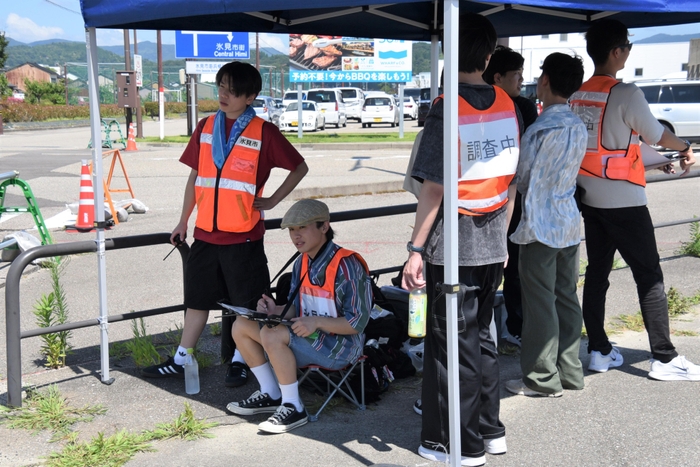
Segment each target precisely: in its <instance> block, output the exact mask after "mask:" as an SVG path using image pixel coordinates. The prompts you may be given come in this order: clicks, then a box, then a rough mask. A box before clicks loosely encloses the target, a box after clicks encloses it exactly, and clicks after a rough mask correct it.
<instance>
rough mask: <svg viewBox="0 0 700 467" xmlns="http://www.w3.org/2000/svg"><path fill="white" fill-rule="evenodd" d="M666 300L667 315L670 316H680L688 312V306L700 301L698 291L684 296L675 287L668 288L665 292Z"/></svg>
mask: <svg viewBox="0 0 700 467" xmlns="http://www.w3.org/2000/svg"><path fill="white" fill-rule="evenodd" d="M666 298H667V300H668V315H669V316H670V317H674V316H680V315H684V314H686V313H688V312H689V311H690V307H691V306H693V305H696V304H697V303H699V302H700V293H696V294H695V295H693V296H692V297H685V296H683V294H682V293H680V292H679V291H678V290H676V289H675V288H673V287H671V288H670V289H668V293H667V294H666Z"/></svg>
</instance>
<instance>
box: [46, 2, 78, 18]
mask: <svg viewBox="0 0 700 467" xmlns="http://www.w3.org/2000/svg"><path fill="white" fill-rule="evenodd" d="M44 1H45V2H46V3H50V4H51V5H53V6H57V7H59V8H62V9H64V10H66V11H70V12H71V13H75V14H76V15H80V16H82V13H81V12H79V11H75V10H71V9H70V8H68V7H65V6H63V5H61V4H59V3H56V2H55V1H53V0H44Z"/></svg>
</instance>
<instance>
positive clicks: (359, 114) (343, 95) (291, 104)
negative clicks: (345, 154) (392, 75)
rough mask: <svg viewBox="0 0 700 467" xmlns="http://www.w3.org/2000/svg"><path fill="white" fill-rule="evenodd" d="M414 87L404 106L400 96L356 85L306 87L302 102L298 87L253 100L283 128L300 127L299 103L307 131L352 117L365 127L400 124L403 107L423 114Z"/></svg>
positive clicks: (414, 115)
mask: <svg viewBox="0 0 700 467" xmlns="http://www.w3.org/2000/svg"><path fill="white" fill-rule="evenodd" d="M411 89H416V90H417V91H420V90H419V89H418V88H409V89H406V91H407V92H406V95H405V96H404V102H403V105H402V106H401V107H399V105H398V104H397V98H396V96H392V95H390V94H386V93H383V92H366V91H363V90H362V89H360V88H354V87H342V88H317V89H309V90H306V91H302V93H301V94H302V95H301V102H300V101H299V93H298V91H290V92H287V93H285V94H284V97H283V98H282V99H274V98H272V97H269V96H262V95H259V96H258V97H257V98H256V99H255V101H254V102H253V107H254V108H255V111H256V113H257V115H258V116H259V117H261V118H262V119H264V120H266V121H269V122H272V123H274V124H275V125H277V126H278V127H279V128H280V130H282V131H297V130H298V128H299V105H301V109H302V120H301V127H302V130H304V131H307V130H308V131H317V130H323V129H324V128H325V127H326V125H335V127H336V128H340V127H341V126H343V127H344V126H347V122H348V120H356V121H358V122H361V123H362V127H363V128H367V127H371V126H372V125H373V124H379V123H385V124H389V125H390V126H391V127H394V126H396V125H398V124H399V116H400V112H401V108H402V109H403V115H404V118H408V119H411V120H417V119H418V118H419V103H418V100H417V98H419V97H420V92H417V93H415V95H413V93H412V91H411ZM429 94H430V90H428V95H429ZM426 113H427V112H426Z"/></svg>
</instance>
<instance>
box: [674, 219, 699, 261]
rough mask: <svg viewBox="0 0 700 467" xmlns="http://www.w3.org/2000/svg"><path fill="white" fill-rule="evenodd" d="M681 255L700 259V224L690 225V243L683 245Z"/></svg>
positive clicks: (679, 251) (679, 252)
mask: <svg viewBox="0 0 700 467" xmlns="http://www.w3.org/2000/svg"><path fill="white" fill-rule="evenodd" d="M677 253H678V254H679V255H687V256H695V257H700V223H698V222H693V223H691V224H690V241H689V242H683V243H681V248H680V250H678V252H677Z"/></svg>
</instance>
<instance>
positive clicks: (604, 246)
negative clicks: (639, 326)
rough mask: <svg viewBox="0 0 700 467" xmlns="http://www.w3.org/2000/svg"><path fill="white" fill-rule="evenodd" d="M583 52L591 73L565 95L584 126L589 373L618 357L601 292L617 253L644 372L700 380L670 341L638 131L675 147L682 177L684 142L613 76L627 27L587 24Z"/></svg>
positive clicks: (698, 370) (690, 158)
mask: <svg viewBox="0 0 700 467" xmlns="http://www.w3.org/2000/svg"><path fill="white" fill-rule="evenodd" d="M586 50H587V52H588V55H590V57H591V58H592V59H593V63H594V64H595V70H594V75H593V77H591V79H589V80H588V81H587V82H585V83H584V84H583V86H581V89H580V90H579V91H578V92H576V93H574V95H573V96H571V99H570V104H571V108H572V110H573V111H574V112H575V113H576V114H578V115H579V117H581V120H583V123H584V124H585V125H586V127H587V130H588V145H587V150H586V155H585V156H584V159H583V162H582V164H581V169H580V171H579V175H578V180H577V182H578V186H579V191H580V195H581V196H580V201H581V212H582V214H583V220H584V226H585V235H586V251H587V254H588V267H587V268H586V282H585V285H584V287H583V306H582V309H583V320H584V323H585V325H586V331H587V333H588V352H589V353H590V354H591V358H590V363H589V365H588V369H589V371H596V372H601V373H602V372H606V371H608V369H610V368H615V367H619V366H621V365H622V363H623V357H622V354H620V352H619V350H618V349H617V348H615V347H613V346H612V344H611V343H610V341H609V340H608V336H607V334H606V333H605V329H604V327H603V326H604V323H605V295H606V292H607V290H608V287H609V285H610V282H609V281H608V277H609V275H610V271H611V269H612V264H613V259H614V255H615V251H619V252H620V255H621V256H622V259H624V260H625V262H626V263H627V264H628V265H629V266H630V269H631V270H632V275H633V276H634V280H635V282H636V284H637V293H638V295H639V304H640V307H641V309H642V316H643V318H644V325H645V327H646V330H647V333H648V335H649V344H650V347H651V353H652V359H651V369H650V371H649V377H650V378H653V379H657V380H662V381H679V380H680V381H700V366H698V365H695V364H693V363H691V362H689V361H688V360H687V359H686V358H685V357H683V356H679V355H678V353H677V352H676V349H675V347H674V346H673V343H672V342H671V337H670V331H669V319H668V301H667V298H666V293H665V291H664V282H663V273H662V271H661V266H660V264H659V253H658V251H657V248H656V239H655V237H654V227H653V225H652V221H651V217H650V215H649V211H648V209H647V207H646V204H647V199H646V194H645V191H644V187H645V185H646V180H645V175H644V163H643V161H642V157H641V150H640V144H639V137H640V136H641V137H643V138H644V141H646V142H647V143H650V144H658V145H659V146H663V147H666V148H669V149H674V150H677V151H680V153H681V154H682V155H684V156H685V160H683V161H682V162H681V169H683V170H684V173H683V175H685V174H686V173H687V172H688V171H689V170H690V166H691V165H693V164H694V163H695V157H694V155H693V150H692V149H691V147H690V143H689V142H687V141H683V140H681V139H679V138H677V137H676V136H675V135H674V134H673V133H671V132H670V131H669V130H668V129H665V128H664V126H663V125H661V123H659V122H658V121H657V120H656V119H655V118H654V116H653V115H652V114H651V111H650V110H649V105H648V104H647V102H646V100H645V99H644V94H643V93H642V91H641V90H640V89H639V88H638V87H637V86H635V85H634V84H629V83H621V82H619V81H618V80H617V79H616V77H615V76H616V74H617V72H618V71H620V70H622V69H623V68H624V67H625V62H626V61H627V58H628V57H629V54H630V51H631V50H632V44H631V43H630V42H629V40H628V32H627V27H625V25H624V24H622V23H621V22H619V21H616V20H601V21H597V22H595V23H593V25H592V26H591V27H590V28H589V29H588V32H587V33H586Z"/></svg>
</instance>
